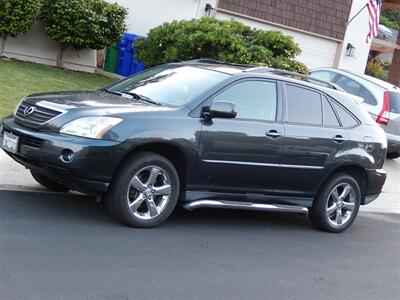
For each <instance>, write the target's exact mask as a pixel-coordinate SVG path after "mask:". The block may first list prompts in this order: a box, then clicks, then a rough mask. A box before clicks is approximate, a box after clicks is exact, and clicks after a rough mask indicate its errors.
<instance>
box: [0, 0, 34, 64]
mask: <svg viewBox="0 0 400 300" xmlns="http://www.w3.org/2000/svg"><path fill="white" fill-rule="evenodd" d="M40 6H41V0H24V1H21V0H1V1H0V37H1V38H2V42H1V45H0V56H2V55H3V52H4V48H5V46H6V41H7V38H8V37H9V36H11V37H17V36H18V35H20V34H22V33H25V32H27V31H29V29H30V28H31V27H32V25H33V23H35V21H36V19H37V16H38V14H39V9H40Z"/></svg>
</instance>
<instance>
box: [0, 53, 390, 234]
mask: <svg viewBox="0 0 400 300" xmlns="http://www.w3.org/2000/svg"><path fill="white" fill-rule="evenodd" d="M295 77H296V76H295ZM296 78H297V77H296ZM296 78H293V77H292V76H286V75H285V72H281V71H276V70H275V71H274V70H271V69H268V68H262V67H255V68H254V67H249V66H239V65H230V64H223V63H220V62H214V61H209V60H199V61H189V62H181V63H170V64H165V65H162V66H158V67H155V68H152V69H149V70H146V71H144V72H142V73H140V74H138V75H135V76H132V77H129V78H126V79H123V80H121V81H118V82H116V83H114V84H111V85H109V86H106V87H104V88H101V89H99V90H95V91H77V92H57V93H42V94H34V95H30V96H28V97H26V98H25V99H23V100H22V101H21V103H20V104H19V105H18V107H17V108H16V111H15V114H14V115H12V116H9V117H6V118H5V119H3V121H2V127H1V128H0V141H1V146H2V148H3V149H4V150H5V151H6V152H7V153H8V154H9V155H10V156H11V157H12V158H13V159H15V161H17V162H18V163H20V164H22V165H24V166H26V167H27V168H29V169H30V171H31V173H32V175H33V177H34V178H35V179H36V180H37V181H38V182H39V183H40V184H42V185H43V186H45V187H47V188H48V189H50V190H53V191H59V192H66V191H69V190H76V191H80V192H83V193H87V194H92V195H96V196H98V197H99V199H100V197H101V199H104V201H105V202H106V204H107V207H108V210H109V212H110V213H111V215H112V216H114V217H115V218H116V219H118V220H120V221H121V222H123V223H124V224H127V225H129V226H135V227H154V226H157V225H159V224H160V223H162V222H163V221H165V220H166V219H167V218H168V216H169V215H170V214H171V213H172V211H173V210H174V208H175V206H176V205H177V204H178V203H179V204H180V205H182V206H183V207H184V208H186V209H189V210H193V209H196V208H202V207H215V208H227V209H248V210H261V211H283V212H294V213H304V214H307V213H308V215H309V217H310V220H311V222H312V224H314V225H315V226H316V227H317V228H319V229H322V230H325V231H330V232H341V231H343V230H345V229H347V228H348V227H349V226H350V225H351V224H352V223H353V222H354V220H355V218H356V216H357V213H358V210H359V207H360V205H365V204H368V203H369V202H371V201H373V200H374V199H376V198H377V197H378V195H379V194H380V192H381V189H382V186H383V184H384V182H385V179H386V173H385V172H384V171H383V170H382V166H383V163H384V160H385V156H386V151H387V140H386V137H385V134H384V132H383V130H382V129H381V128H380V127H379V126H378V125H376V123H375V122H374V121H373V120H372V119H371V118H370V116H369V115H368V113H367V112H366V111H365V110H364V108H363V107H362V105H361V101H360V99H359V98H357V97H354V96H352V95H349V94H347V93H344V92H342V91H338V90H336V89H335V88H334V87H333V86H329V84H320V85H317V84H315V83H310V82H306V81H304V80H299V79H298V78H297V79H296Z"/></svg>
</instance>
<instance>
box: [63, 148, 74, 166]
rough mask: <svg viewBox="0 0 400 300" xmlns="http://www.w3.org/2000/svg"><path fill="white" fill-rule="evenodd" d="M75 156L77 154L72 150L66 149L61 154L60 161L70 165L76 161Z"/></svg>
mask: <svg viewBox="0 0 400 300" xmlns="http://www.w3.org/2000/svg"><path fill="white" fill-rule="evenodd" d="M74 155H75V153H74V151H72V150H71V149H64V150H63V151H62V152H61V155H60V159H61V161H62V162H64V163H70V162H71V161H72V160H73V159H74Z"/></svg>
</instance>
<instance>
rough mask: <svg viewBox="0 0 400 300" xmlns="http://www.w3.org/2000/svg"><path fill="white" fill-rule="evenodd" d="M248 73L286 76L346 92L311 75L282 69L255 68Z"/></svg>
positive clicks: (248, 70)
mask: <svg viewBox="0 0 400 300" xmlns="http://www.w3.org/2000/svg"><path fill="white" fill-rule="evenodd" d="M246 72H255V73H272V74H276V75H280V76H286V77H291V78H294V79H300V80H304V81H307V82H309V83H313V84H317V85H320V86H324V87H327V88H331V89H334V90H338V91H342V92H344V90H343V89H342V88H341V87H340V86H338V85H337V84H335V83H333V82H329V81H324V80H320V79H316V78H312V77H310V76H309V75H305V74H301V73H296V72H291V71H286V70H280V69H274V68H268V67H255V68H250V69H247V70H246Z"/></svg>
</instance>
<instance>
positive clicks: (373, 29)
mask: <svg viewBox="0 0 400 300" xmlns="http://www.w3.org/2000/svg"><path fill="white" fill-rule="evenodd" d="M367 8H368V14H369V32H368V34H367V39H366V42H367V44H368V42H369V41H370V40H371V39H373V38H374V37H376V36H377V35H378V28H379V16H380V14H381V8H382V0H369V2H368V3H367Z"/></svg>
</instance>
